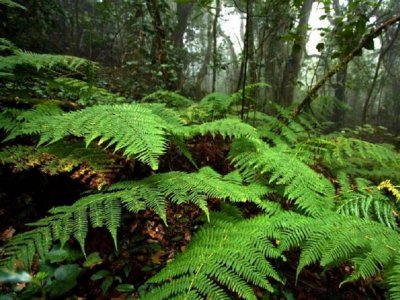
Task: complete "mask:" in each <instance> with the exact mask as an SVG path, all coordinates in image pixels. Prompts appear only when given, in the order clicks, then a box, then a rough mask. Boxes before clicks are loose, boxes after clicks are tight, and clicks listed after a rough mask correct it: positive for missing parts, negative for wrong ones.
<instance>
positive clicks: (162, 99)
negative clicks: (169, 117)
mask: <svg viewBox="0 0 400 300" xmlns="http://www.w3.org/2000/svg"><path fill="white" fill-rule="evenodd" d="M140 102H153V103H164V104H165V105H166V106H167V107H174V108H186V107H189V106H190V105H191V104H192V103H193V102H192V100H190V99H188V98H186V97H184V96H181V95H179V94H177V93H174V92H171V91H156V92H154V93H152V94H149V95H147V96H145V97H143V98H142V99H141V100H140Z"/></svg>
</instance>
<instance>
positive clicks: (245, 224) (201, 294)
mask: <svg viewBox="0 0 400 300" xmlns="http://www.w3.org/2000/svg"><path fill="white" fill-rule="evenodd" d="M278 224H279V222H278V221H276V220H275V219H273V218H268V217H265V216H261V217H257V218H253V219H251V220H243V219H241V218H240V217H239V218H238V217H235V216H232V212H229V213H227V214H222V213H220V214H213V215H212V222H211V223H210V224H208V225H206V226H203V227H202V228H201V229H200V230H199V232H198V233H197V234H196V236H195V237H194V238H193V240H192V242H191V244H190V246H189V248H188V249H187V250H186V251H185V252H183V253H181V254H180V255H179V256H177V258H176V259H175V260H174V261H173V262H172V263H170V264H168V266H167V267H165V268H164V269H163V270H162V271H161V272H160V273H158V274H157V275H155V276H154V277H152V278H151V279H150V280H149V281H148V282H147V284H149V285H150V286H151V291H150V292H148V293H146V294H145V295H143V299H160V300H161V299H232V298H231V295H230V294H229V293H227V291H230V292H231V293H232V292H233V293H235V294H236V295H238V296H239V297H240V298H242V299H257V297H256V296H255V294H254V291H253V289H252V285H256V286H259V287H261V288H263V289H266V290H268V291H271V292H273V290H274V288H273V287H272V285H271V283H270V282H269V281H267V280H266V277H269V278H273V279H274V280H275V281H278V282H282V279H281V277H280V276H279V274H278V273H277V272H276V271H275V269H274V267H273V266H272V265H271V263H270V262H268V260H267V259H272V260H275V259H278V258H283V256H282V254H281V252H280V251H279V250H278V249H277V247H276V245H275V241H276V239H277V238H278V237H279V232H278V231H277V230H276V227H277V226H278Z"/></svg>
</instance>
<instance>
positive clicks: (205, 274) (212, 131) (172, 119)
mask: <svg viewBox="0 0 400 300" xmlns="http://www.w3.org/2000/svg"><path fill="white" fill-rule="evenodd" d="M1 45H2V47H3V48H4V50H5V51H9V52H11V53H13V54H12V55H10V56H6V57H2V58H1V59H2V60H1V62H0V71H1V72H3V71H4V72H6V73H7V72H9V73H10V74H17V73H18V71H19V68H20V67H26V66H30V67H33V68H34V70H33V71H35V70H41V69H43V68H46V69H48V68H51V70H53V71H55V70H57V69H58V68H59V67H60V68H64V69H65V68H70V69H73V70H78V69H80V68H82V67H83V66H84V65H85V64H87V62H85V61H82V62H81V63H80V62H79V61H75V60H74V58H71V59H70V58H68V57H63V58H61V57H55V56H54V57H53V56H41V55H33V54H29V53H25V52H21V51H20V50H19V49H16V48H15V47H14V46H13V45H12V44H11V43H8V42H7V41H1ZM24 55H25V56H26V57H25V58H24ZM17 56H18V58H17ZM29 56H32V57H29ZM57 60H58V62H57ZM1 63H2V65H1ZM1 66H2V67H1ZM33 71H32V70H30V72H33ZM28 73H29V72H28ZM54 81H55V82H56V84H55V85H54V87H56V88H57V89H59V95H60V96H61V98H62V99H66V98H67V99H68V100H73V101H77V102H78V103H79V104H80V105H81V106H82V109H80V110H73V111H69V112H65V111H63V110H62V109H61V107H63V106H62V105H60V104H61V103H58V102H54V101H48V99H44V100H43V103H41V104H40V105H35V106H33V107H32V108H30V109H16V108H4V109H3V110H2V112H1V113H0V128H1V129H3V130H4V131H5V132H6V133H7V134H8V136H7V137H6V139H5V142H7V143H10V144H11V143H12V144H11V145H9V146H6V147H4V148H3V149H2V150H1V151H0V163H2V164H11V165H12V166H13V168H14V170H15V171H20V170H26V169H29V168H34V167H35V168H38V169H40V170H41V171H43V172H44V173H48V174H51V175H54V174H59V173H61V172H68V173H72V172H75V173H76V172H80V171H82V170H87V169H90V171H92V172H93V173H94V174H96V176H98V177H99V178H100V179H103V181H101V180H100V181H97V182H96V184H95V185H96V187H97V188H98V189H101V188H103V187H104V186H105V185H108V184H109V182H108V181H107V179H106V178H105V177H106V175H105V174H106V173H107V172H108V171H109V170H111V169H112V168H113V165H114V162H115V161H114V158H115V157H118V156H125V157H129V158H135V159H137V160H138V161H141V162H142V163H144V164H147V165H149V166H150V167H151V168H152V169H153V171H152V175H151V176H148V177H145V178H143V179H140V180H136V181H122V182H117V183H114V184H112V185H111V186H109V187H108V188H106V189H102V191H101V192H97V193H93V194H86V195H85V196H83V197H82V198H80V199H78V200H77V201H76V202H75V203H74V204H72V205H70V206H63V207H56V208H53V209H52V210H51V211H50V215H49V216H48V217H46V218H44V219H41V220H39V221H38V222H35V223H32V224H30V225H31V226H33V229H32V230H30V231H27V232H24V233H21V234H17V235H16V236H14V237H13V238H12V239H11V240H10V241H9V242H8V243H7V244H6V245H5V246H4V249H3V251H4V253H5V255H4V257H3V260H2V261H1V263H0V264H1V265H4V266H8V267H11V268H12V267H13V266H14V265H15V262H16V261H20V262H21V263H22V264H23V266H24V267H25V268H26V269H29V267H30V266H32V264H33V262H34V261H35V259H36V258H35V257H39V258H41V259H44V260H45V259H48V260H50V259H51V257H53V258H52V259H54V253H53V254H51V252H52V251H51V250H50V249H51V248H52V246H53V245H54V243H56V242H59V243H60V245H61V247H63V246H65V245H66V244H67V242H68V241H69V239H71V238H74V239H75V240H76V241H77V242H78V243H79V245H80V247H81V249H82V251H83V253H85V241H86V237H87V235H88V233H89V231H90V228H97V227H106V228H107V230H108V231H109V232H110V234H111V236H112V239H113V241H114V245H115V247H117V231H118V228H119V226H120V224H121V219H122V211H123V209H126V210H127V211H129V212H131V213H138V212H140V211H143V210H151V211H152V212H154V213H155V214H157V215H158V216H159V217H160V218H161V219H162V220H163V221H164V223H165V224H166V223H167V207H168V205H169V204H170V205H180V204H184V203H191V204H194V205H195V206H197V207H199V208H200V209H201V210H202V211H203V212H204V214H205V216H206V217H207V220H208V221H210V223H208V224H206V225H205V226H202V227H201V228H200V229H199V231H198V233H197V234H196V236H195V238H194V239H193V241H192V242H191V243H190V244H189V246H188V249H187V250H186V251H184V252H183V253H181V254H179V255H178V256H177V257H176V259H175V260H173V261H172V262H171V263H170V264H168V265H167V266H166V267H165V268H164V269H163V270H162V271H161V272H160V273H158V274H156V275H155V276H154V277H152V278H151V279H150V280H149V281H148V282H147V283H146V284H145V285H144V286H143V287H142V288H141V289H140V290H142V291H144V293H143V295H142V296H143V299H175V298H176V299H182V298H184V297H186V298H189V299H209V298H215V299H230V297H232V295H235V296H237V297H240V298H244V299H256V296H255V294H254V291H253V287H254V286H257V287H259V288H262V289H265V290H267V291H269V292H273V290H274V288H273V285H277V284H279V283H282V282H283V279H282V278H281V277H280V276H279V275H278V274H279V270H277V269H276V268H275V267H273V264H272V261H274V260H277V259H279V258H280V259H284V256H283V255H282V253H283V251H286V250H289V249H291V248H299V249H301V258H300V262H299V266H298V274H299V272H300V271H301V270H302V269H303V268H304V267H305V266H308V265H311V264H314V263H317V262H320V264H321V265H323V266H326V267H330V266H333V265H339V264H342V263H350V264H351V265H352V266H354V272H352V273H351V275H350V276H349V277H348V278H347V279H346V280H345V282H347V281H351V280H356V279H359V278H364V279H366V278H369V277H372V276H376V275H381V276H383V278H384V280H385V281H384V283H385V284H386V285H387V287H388V289H389V292H390V293H391V295H392V297H393V298H398V297H400V296H399V295H400V292H399V290H400V288H399V278H400V275H399V274H400V267H399V262H400V259H399V249H400V248H399V242H398V241H399V240H400V239H399V236H398V234H399V233H398V225H397V221H398V220H397V216H398V205H399V203H398V202H396V201H395V199H394V197H393V195H392V194H390V193H387V191H386V190H379V189H378V188H377V184H378V183H379V182H380V181H381V180H384V179H392V180H393V182H394V181H397V179H398V176H400V175H399V174H400V156H399V154H398V153H397V152H396V151H395V150H394V149H393V148H391V147H389V146H387V145H377V144H372V143H369V142H366V141H363V140H360V139H357V138H354V137H347V136H343V135H341V134H337V133H336V134H331V135H324V134H322V133H321V132H320V125H319V124H318V122H316V121H315V119H313V118H312V117H311V116H309V115H304V116H300V117H299V118H297V119H293V117H292V115H291V114H290V113H289V112H288V111H287V110H285V109H283V108H281V107H279V106H276V107H275V108H274V110H275V112H276V113H275V116H273V115H269V114H266V113H261V112H256V113H254V115H253V125H254V126H256V127H253V126H251V125H249V124H246V123H244V122H242V121H241V120H239V119H238V118H237V117H235V116H230V115H229V113H232V111H233V109H232V105H233V104H234V103H235V99H236V98H235V97H237V95H236V96H235V95H233V96H228V95H225V94H221V93H213V94H210V95H208V96H206V97H205V98H203V99H202V100H201V101H200V103H199V104H196V105H194V104H193V103H192V101H191V100H189V99H187V98H185V97H182V96H180V95H178V94H176V93H173V92H167V91H158V92H155V93H153V94H151V95H149V96H147V97H144V98H143V99H142V100H141V102H153V103H140V104H139V103H130V104H115V102H118V101H121V102H128V101H127V99H125V98H121V97H118V96H116V95H114V94H112V93H109V92H107V91H106V90H104V89H101V88H97V87H95V86H93V85H92V84H91V83H86V82H85V81H82V80H78V79H71V78H64V77H63V78H59V79H55V80H53V82H52V84H53V83H54ZM256 87H257V88H258V87H259V85H254V86H250V87H248V89H246V100H247V101H248V103H250V105H251V98H252V95H253V93H254V89H255V88H256ZM61 101H62V100H61ZM101 103H104V104H105V105H98V104H101ZM87 106H89V107H87ZM73 107H74V106H73ZM70 108H71V107H70ZM171 108H174V109H171ZM196 110H197V112H201V114H199V115H198V116H195V117H193V118H190V117H189V118H188V116H189V115H190V113H192V112H194V111H196ZM202 114H203V115H202ZM227 115H228V116H229V117H226V116H227ZM205 120H206V121H207V122H204V121H205ZM247 121H248V122H250V121H251V120H247ZM185 123H186V124H185ZM197 123H198V124H197ZM201 135H203V136H204V135H209V136H212V137H217V136H218V137H222V138H223V139H225V141H224V142H225V143H226V144H228V142H232V144H231V149H230V157H229V158H230V159H231V162H232V167H234V168H236V170H235V171H232V172H231V173H228V174H227V175H224V176H223V175H220V174H219V173H217V172H215V171H214V170H213V169H211V168H210V167H203V168H201V169H200V170H199V171H198V172H194V173H185V172H181V171H173V172H166V173H161V174H154V171H155V170H157V169H158V165H159V162H158V160H159V158H160V156H161V155H163V154H165V153H166V152H167V147H168V145H169V144H175V145H177V146H178V148H179V150H180V151H181V153H182V154H183V155H185V156H186V157H187V158H188V159H189V160H190V161H191V162H192V164H193V165H196V164H195V162H194V161H193V159H192V153H191V152H190V150H189V149H190V147H187V145H186V143H187V142H189V143H190V142H191V141H192V140H193V139H196V138H197V137H198V136H201ZM17 137H21V139H16V138H17ZM19 140H22V141H23V142H24V144H23V145H20V144H18V142H17V141H19ZM35 144H37V146H34V145H35ZM102 146H104V147H102ZM103 148H106V149H103ZM108 148H111V149H112V151H113V152H114V153H113V154H111V153H110V152H111V151H108ZM149 172H150V171H149ZM382 186H383V185H382ZM335 187H336V189H335ZM385 187H386V188H388V187H389V185H388V184H386V185H385ZM390 187H391V189H389V191H393V188H394V186H393V185H391V186H390ZM396 195H397V194H396ZM268 198H270V199H273V200H274V202H273V201H270V200H267V199H268ZM209 200H213V202H214V201H216V200H218V202H222V201H229V202H231V204H232V206H231V207H229V208H227V209H226V210H225V211H224V212H222V213H213V212H210V211H209ZM243 202H252V203H253V204H252V207H253V206H257V207H258V210H257V211H258V212H259V214H258V215H257V216H254V217H253V218H247V219H246V218H244V217H242V216H241V215H240V213H239V212H238V210H237V209H236V208H235V207H233V206H234V205H236V204H237V203H243ZM289 202H293V203H294V206H290V207H289V208H288V209H290V210H294V211H295V213H294V212H283V211H282V208H281V205H280V204H282V203H284V204H285V207H287V206H288V203H289ZM60 250H61V251H62V250H63V248H61V249H60ZM36 254H38V256H36ZM97 259H98V257H96V256H94V257H90V256H89V257H87V261H86V264H87V265H91V264H92V263H94V264H96V261H97ZM75 273H76V272H75ZM103 273H104V272H103ZM298 274H297V275H298ZM93 278H97V279H93V280H100V279H101V280H103V281H102V288H103V291H104V292H106V291H107V290H108V289H109V287H110V286H111V285H112V284H113V282H114V281H115V278H114V276H113V275H111V274H109V273H107V274H106V273H104V274H103V275H102V276H100V275H99V274H98V276H97V277H96V276H95V277H93ZM75 279H76V278H75ZM267 279H268V280H269V279H273V280H274V281H273V283H272V282H270V281H268V280H267ZM74 283H75V281H74ZM120 289H121V291H122V290H129V291H132V286H127V285H122V286H120Z"/></svg>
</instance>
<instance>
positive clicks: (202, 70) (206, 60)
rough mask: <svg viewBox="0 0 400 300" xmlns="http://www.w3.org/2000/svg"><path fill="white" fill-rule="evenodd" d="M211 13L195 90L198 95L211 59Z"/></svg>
mask: <svg viewBox="0 0 400 300" xmlns="http://www.w3.org/2000/svg"><path fill="white" fill-rule="evenodd" d="M211 23H212V21H211V14H210V15H209V16H208V22H207V24H208V27H207V48H206V51H205V54H204V60H203V63H202V65H201V67H200V70H199V73H198V75H197V79H196V84H195V91H196V94H197V95H200V94H201V85H202V84H203V81H204V78H205V77H206V75H207V69H208V65H209V64H210V61H211V54H212V53H211V52H212V26H211Z"/></svg>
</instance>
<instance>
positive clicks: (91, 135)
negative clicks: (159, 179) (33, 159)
mask: <svg viewBox="0 0 400 300" xmlns="http://www.w3.org/2000/svg"><path fill="white" fill-rule="evenodd" d="M166 127H167V125H166V124H165V122H164V121H163V120H162V119H161V118H159V117H158V116H156V115H155V114H153V113H152V112H151V111H149V110H148V109H146V108H144V107H142V106H140V105H138V104H130V105H114V106H111V105H109V106H106V105H104V106H93V107H89V108H86V109H83V110H80V111H75V112H70V113H64V114H62V115H56V116H54V115H51V116H42V117H41V118H34V119H28V120H27V121H26V122H24V123H23V124H22V126H21V127H20V128H18V129H17V130H15V131H14V132H12V133H11V135H10V136H9V139H10V138H13V137H16V136H18V135H22V134H33V133H37V134H39V135H40V140H39V145H43V144H49V143H54V142H57V141H59V140H61V139H63V138H64V137H66V136H68V135H73V136H76V137H82V138H84V139H85V142H86V145H89V144H90V143H91V142H93V141H94V140H96V139H99V140H98V141H97V144H98V145H101V144H103V143H106V144H107V147H110V146H114V148H115V151H118V150H123V154H124V155H126V156H132V155H134V156H135V157H136V158H137V159H139V160H140V161H142V162H144V163H147V164H149V165H150V166H151V167H152V168H153V169H157V167H158V161H157V158H158V156H160V155H161V154H163V153H164V150H165V142H166V141H165V137H164V133H165V128H166Z"/></svg>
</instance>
